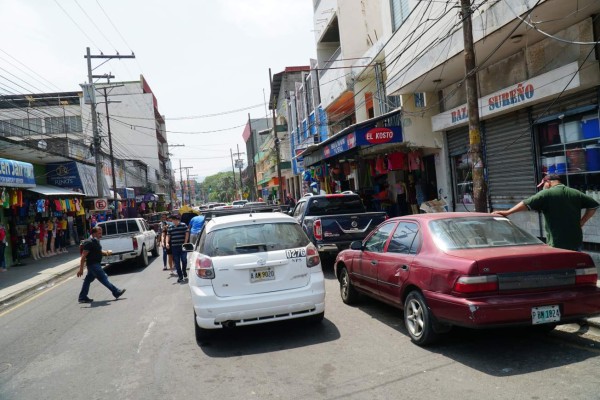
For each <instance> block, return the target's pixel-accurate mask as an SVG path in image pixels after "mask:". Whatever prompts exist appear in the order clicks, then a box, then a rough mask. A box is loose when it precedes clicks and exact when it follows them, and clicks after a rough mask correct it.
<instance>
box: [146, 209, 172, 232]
mask: <svg viewBox="0 0 600 400" xmlns="http://www.w3.org/2000/svg"><path fill="white" fill-rule="evenodd" d="M163 215H169V212H168V211H161V212H157V213H152V214H146V215H145V216H144V219H145V220H146V222H147V223H148V226H149V227H150V229H152V230H153V231H154V232H158V231H159V230H160V220H161V218H162V216H163Z"/></svg>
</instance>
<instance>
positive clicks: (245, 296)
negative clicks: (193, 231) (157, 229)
mask: <svg viewBox="0 0 600 400" xmlns="http://www.w3.org/2000/svg"><path fill="white" fill-rule="evenodd" d="M238 210H239V213H238V214H233V215H226V216H220V217H214V218H212V219H211V220H210V221H208V222H207V223H206V225H205V226H204V229H203V230H202V233H201V235H200V238H199V240H198V242H197V244H196V247H195V248H194V245H193V244H191V243H186V244H184V245H183V248H184V250H185V251H188V252H190V253H189V254H188V265H189V266H190V273H189V275H188V276H189V287H190V292H191V297H192V304H193V309H194V322H195V324H194V325H195V332H196V338H197V339H198V340H202V339H203V338H205V337H206V336H207V335H209V334H210V333H211V332H213V331H214V330H216V329H222V328H224V327H235V326H242V325H254V324H262V323H267V322H273V321H281V320H289V319H294V318H308V319H309V320H312V321H315V322H316V321H321V320H322V319H323V316H324V313H325V281H324V276H323V270H322V268H321V260H320V258H319V254H318V252H317V249H316V248H315V246H314V245H313V244H312V243H310V240H308V237H306V234H305V233H304V232H303V231H302V229H301V228H300V226H299V225H298V224H297V223H296V221H295V220H294V219H293V218H291V217H289V216H287V215H285V214H283V213H280V212H262V213H252V214H251V213H248V212H247V211H245V210H243V209H238Z"/></svg>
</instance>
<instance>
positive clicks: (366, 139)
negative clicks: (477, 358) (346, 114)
mask: <svg viewBox="0 0 600 400" xmlns="http://www.w3.org/2000/svg"><path fill="white" fill-rule="evenodd" d="M401 112H402V109H401V108H398V109H396V110H393V111H390V112H388V113H385V114H382V115H378V116H377V117H373V118H370V119H368V120H366V121H361V122H357V123H356V124H354V125H350V126H348V127H346V128H344V129H342V130H341V131H339V132H338V133H336V134H335V135H333V136H331V137H329V138H327V139H325V140H324V141H322V142H321V143H319V144H317V145H315V146H309V147H308V148H307V149H306V150H304V151H303V152H302V153H300V154H298V155H297V156H301V157H304V165H305V166H309V165H313V164H316V163H317V162H320V161H322V160H324V159H327V158H329V157H333V156H336V155H338V154H341V153H344V152H346V151H349V150H352V149H354V148H356V147H358V146H372V145H377V144H384V143H401V142H402V141H403V136H402V128H401V127H400V126H387V127H375V125H376V124H377V122H379V121H382V120H385V119H388V118H391V117H394V116H396V115H398V114H400V113H401Z"/></svg>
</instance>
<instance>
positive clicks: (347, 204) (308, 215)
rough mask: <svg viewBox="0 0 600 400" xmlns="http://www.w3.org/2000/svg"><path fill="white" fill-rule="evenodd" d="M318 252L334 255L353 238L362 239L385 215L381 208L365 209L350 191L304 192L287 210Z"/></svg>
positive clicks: (344, 247)
mask: <svg viewBox="0 0 600 400" xmlns="http://www.w3.org/2000/svg"><path fill="white" fill-rule="evenodd" d="M290 215H292V216H293V217H294V218H296V220H297V221H298V223H299V224H300V225H301V226H302V228H303V229H304V232H306V234H307V235H308V237H309V238H310V240H311V242H313V244H314V245H315V246H316V247H317V249H318V250H319V252H320V253H321V254H322V255H323V254H328V255H332V256H335V255H337V253H338V252H339V251H340V250H343V249H346V248H348V246H349V245H350V243H351V242H352V241H355V240H362V239H364V238H365V237H366V236H367V235H368V234H369V232H371V230H373V229H374V228H375V227H376V226H377V225H379V224H380V223H381V222H382V221H384V220H385V219H386V218H387V213H385V212H383V211H376V212H367V210H366V209H365V206H364V205H363V203H362V200H361V198H360V196H359V195H357V194H356V193H353V192H344V193H338V194H327V195H317V196H304V197H302V198H301V199H300V200H298V202H297V203H296V206H295V207H294V209H293V211H290Z"/></svg>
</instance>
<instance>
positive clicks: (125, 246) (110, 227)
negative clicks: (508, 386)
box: [96, 218, 158, 267]
mask: <svg viewBox="0 0 600 400" xmlns="http://www.w3.org/2000/svg"><path fill="white" fill-rule="evenodd" d="M96 226H99V227H101V228H102V239H100V244H102V250H111V251H112V255H110V256H104V257H103V258H102V264H113V263H118V262H122V261H127V260H132V259H135V260H136V262H137V265H138V266H140V267H145V266H147V265H148V252H149V251H150V252H152V255H153V256H154V257H156V256H158V237H157V235H156V232H154V231H153V230H152V229H150V227H149V226H148V223H147V222H146V221H145V220H144V219H143V218H126V219H116V220H113V221H104V222H98V225H96Z"/></svg>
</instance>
